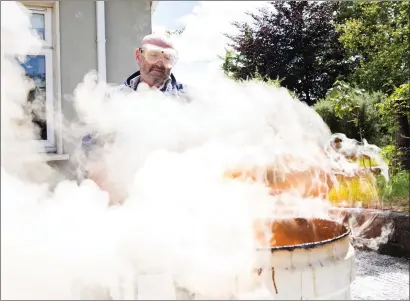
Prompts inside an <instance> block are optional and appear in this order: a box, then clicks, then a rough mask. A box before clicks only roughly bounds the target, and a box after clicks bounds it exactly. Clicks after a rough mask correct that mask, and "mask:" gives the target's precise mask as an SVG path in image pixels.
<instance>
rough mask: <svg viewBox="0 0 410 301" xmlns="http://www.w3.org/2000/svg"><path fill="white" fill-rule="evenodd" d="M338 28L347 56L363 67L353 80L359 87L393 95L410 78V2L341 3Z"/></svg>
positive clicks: (352, 76)
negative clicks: (395, 89)
mask: <svg viewBox="0 0 410 301" xmlns="http://www.w3.org/2000/svg"><path fill="white" fill-rule="evenodd" d="M340 7H341V9H340V13H339V16H340V17H339V19H338V20H337V23H338V24H337V25H336V28H337V30H338V32H340V34H341V36H340V39H339V40H340V42H341V43H342V44H343V47H344V48H345V49H346V51H347V55H348V56H349V57H350V58H351V59H354V60H356V61H357V62H358V64H359V66H358V68H356V70H355V71H354V73H353V74H352V75H351V77H350V82H354V83H355V84H356V85H358V86H359V87H362V88H365V89H366V90H369V91H382V92H384V93H386V94H388V95H389V94H391V93H392V92H393V91H394V88H395V87H399V86H400V85H402V84H405V83H408V81H409V78H410V67H409V64H410V48H409V37H410V26H409V14H410V2H409V1H377V2H376V1H365V2H347V1H346V2H343V3H341V6H340Z"/></svg>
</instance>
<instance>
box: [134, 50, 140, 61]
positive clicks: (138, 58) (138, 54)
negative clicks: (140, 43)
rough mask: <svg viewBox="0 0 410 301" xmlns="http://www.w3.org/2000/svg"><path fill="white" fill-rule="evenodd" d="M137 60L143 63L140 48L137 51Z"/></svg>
mask: <svg viewBox="0 0 410 301" xmlns="http://www.w3.org/2000/svg"><path fill="white" fill-rule="evenodd" d="M135 59H136V60H137V63H139V62H140V61H141V51H140V49H139V48H137V49H136V50H135Z"/></svg>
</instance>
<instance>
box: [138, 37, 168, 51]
mask: <svg viewBox="0 0 410 301" xmlns="http://www.w3.org/2000/svg"><path fill="white" fill-rule="evenodd" d="M146 44H152V45H156V46H160V47H164V48H172V49H175V46H174V43H173V42H172V41H171V39H170V38H168V37H167V36H165V35H160V34H154V33H152V34H149V35H146V36H145V37H144V38H143V39H142V42H141V46H143V45H146Z"/></svg>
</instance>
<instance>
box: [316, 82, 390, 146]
mask: <svg viewBox="0 0 410 301" xmlns="http://www.w3.org/2000/svg"><path fill="white" fill-rule="evenodd" d="M385 101H386V96H385V95H384V94H383V93H380V92H374V93H368V92H365V91H364V90H362V89H358V88H355V87H351V86H350V85H349V84H347V83H345V82H340V81H337V82H336V83H335V85H334V86H333V88H332V89H330V90H329V92H328V94H327V95H326V97H325V98H324V99H322V100H320V101H318V102H317V103H316V104H315V106H314V108H315V110H316V112H317V113H318V114H319V115H320V116H321V117H322V118H323V120H324V121H325V122H326V124H327V125H328V126H329V128H330V130H331V131H332V132H333V133H344V134H346V135H347V136H348V137H349V138H354V139H356V140H359V141H360V140H362V139H363V138H365V139H366V140H367V141H368V142H369V143H372V144H376V145H378V146H383V145H386V144H387V143H388V142H389V140H390V139H389V138H390V137H389V131H388V128H387V127H386V125H385V124H384V123H383V122H382V120H381V119H380V118H379V112H378V111H377V109H376V105H377V104H381V103H384V102H385Z"/></svg>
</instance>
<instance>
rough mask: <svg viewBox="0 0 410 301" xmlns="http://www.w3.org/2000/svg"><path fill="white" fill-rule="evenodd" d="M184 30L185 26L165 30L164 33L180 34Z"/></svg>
mask: <svg viewBox="0 0 410 301" xmlns="http://www.w3.org/2000/svg"><path fill="white" fill-rule="evenodd" d="M184 31H185V27H182V28H180V29H175V30H166V31H165V34H166V35H168V36H180V35H181V34H182V33H183V32H184Z"/></svg>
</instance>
